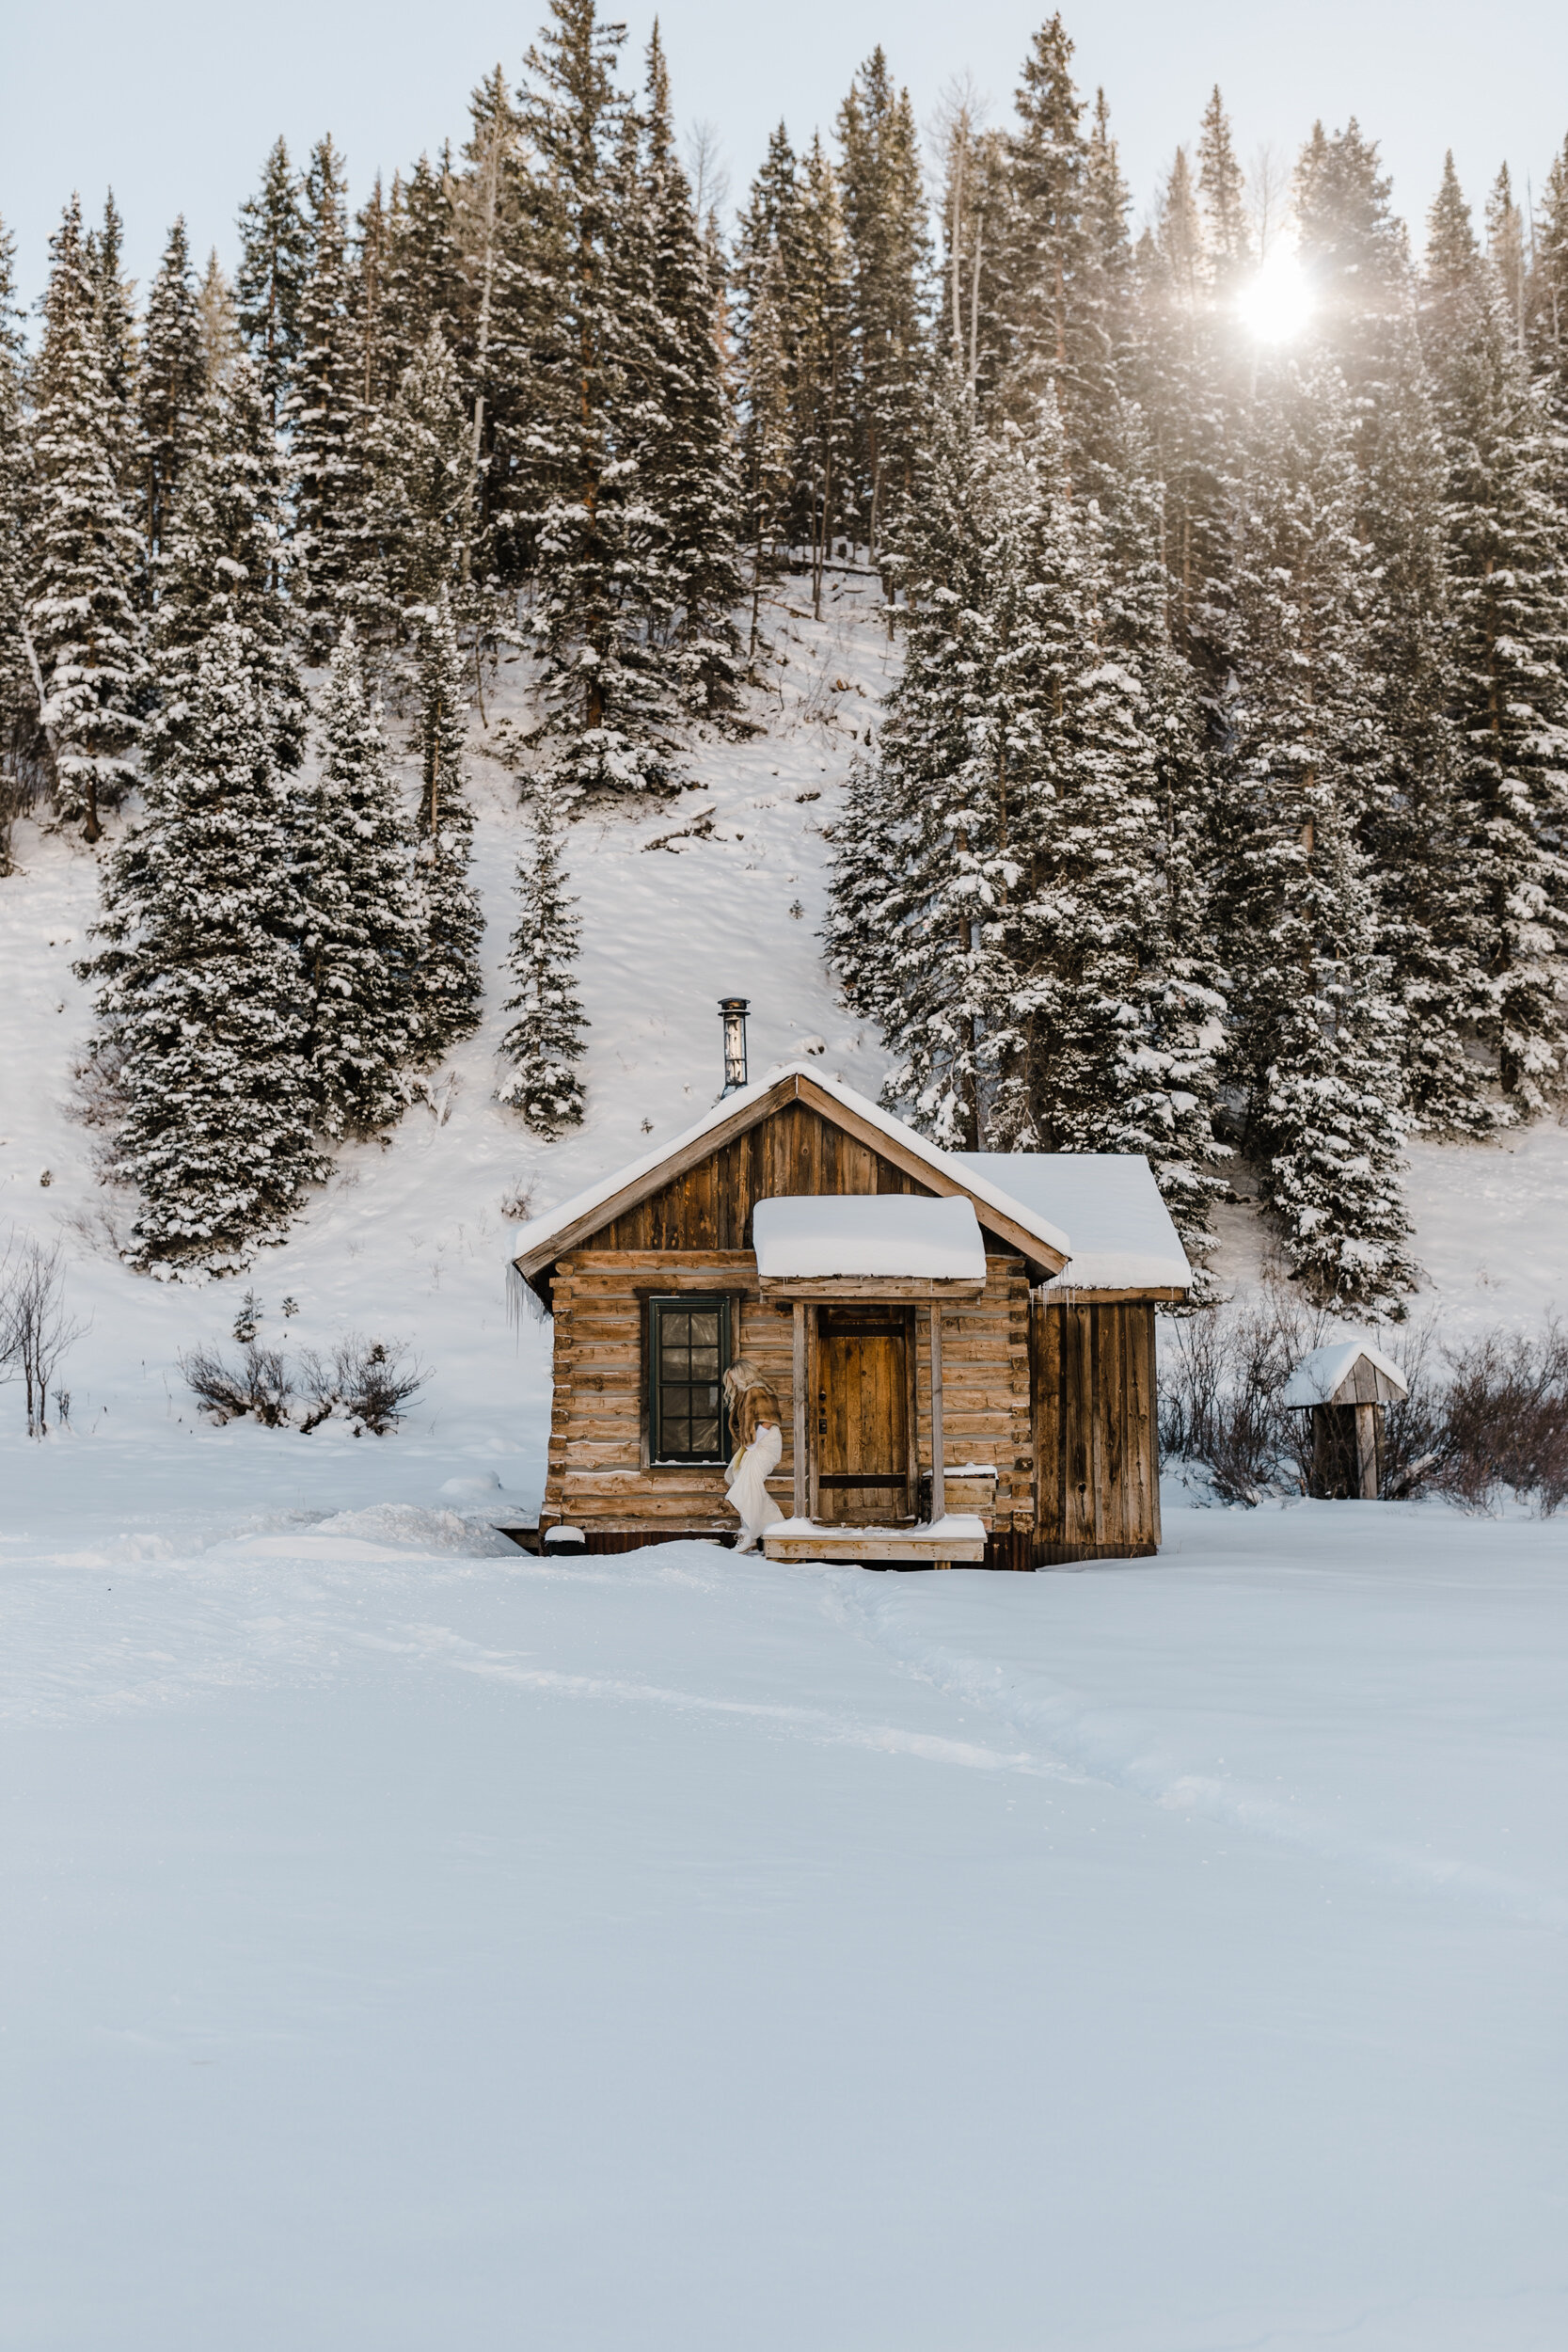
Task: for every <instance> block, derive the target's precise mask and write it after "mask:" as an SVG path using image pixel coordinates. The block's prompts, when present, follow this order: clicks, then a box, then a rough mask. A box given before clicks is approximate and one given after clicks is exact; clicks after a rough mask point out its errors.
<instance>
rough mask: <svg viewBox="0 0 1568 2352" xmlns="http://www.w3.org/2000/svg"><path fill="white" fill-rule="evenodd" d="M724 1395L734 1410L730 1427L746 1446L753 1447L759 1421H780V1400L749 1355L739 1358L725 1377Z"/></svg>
mask: <svg viewBox="0 0 1568 2352" xmlns="http://www.w3.org/2000/svg"><path fill="white" fill-rule="evenodd" d="M724 1395H725V1398H726V1400H727V1401H728V1404H729V1408H730V1427H731V1429H732V1430H733V1432H734V1434H735V1436H736V1439H737V1440H738V1442H739V1443H740V1444H741V1445H742V1446H749V1445H750V1444H751V1442H752V1438H754V1437H755V1436H756V1434H757V1423H758V1422H764V1421H770V1422H773V1424H774V1426H775V1427H778V1426H779V1425H780V1422H779V1400H778V1398H777V1397H776V1396H775V1395H774V1393H773V1391H772V1389H771V1388H770V1387H769V1385H768V1381H767V1380H766V1379H765V1378H764V1377H763V1375H762V1374H761V1373H760V1372H759V1371H758V1369H757V1367H756V1365H755V1364H753V1363H752V1359H751V1358H750V1357H749V1356H737V1357H736V1359H735V1361H734V1363H733V1364H732V1365H731V1366H730V1368H729V1370H728V1372H726V1373H725V1375H724Z"/></svg>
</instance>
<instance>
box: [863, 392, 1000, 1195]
mask: <svg viewBox="0 0 1568 2352" xmlns="http://www.w3.org/2000/svg"><path fill="white" fill-rule="evenodd" d="M989 463H990V450H989V448H988V445H987V443H986V441H985V438H984V437H983V436H982V435H981V434H980V433H979V431H978V430H977V427H976V423H975V418H974V403H973V402H972V401H971V399H970V398H969V397H968V393H967V389H966V387H965V385H964V382H963V377H962V373H961V372H960V371H959V370H958V369H957V368H955V367H953V366H952V365H951V363H950V362H949V363H946V364H944V365H943V366H942V370H941V373H940V375H939V378H938V386H937V397H936V400H935V402H934V404H933V409H932V417H931V429H930V433H929V436H928V438H927V443H926V445H925V447H924V449H923V450H922V452H921V453H920V459H919V465H918V469H917V474H916V483H915V490H914V495H913V497H912V499H911V503H910V506H909V508H908V511H907V514H906V517H905V529H904V532H903V545H902V548H901V551H900V552H901V562H902V564H903V566H904V573H903V577H904V580H905V582H906V584H907V587H908V591H909V596H908V617H907V619H906V621H905V624H904V637H905V651H904V662H903V667H902V669H901V671H900V673H899V675H898V679H897V681H896V683H895V686H894V689H893V691H892V693H891V694H890V696H889V698H888V701H887V704H886V706H885V707H884V712H883V717H882V723H881V725H880V727H879V731H878V736H877V741H876V746H875V749H874V751H873V752H872V753H870V754H868V755H866V756H865V757H864V758H863V759H860V760H857V762H856V764H855V766H854V768H853V769H852V770H851V771H850V777H849V784H848V789H847V795H846V803H845V809H844V814H843V816H842V817H841V818H840V819H839V821H838V822H837V823H836V824H835V826H834V828H833V859H832V903H831V907H830V911H829V917H828V924H827V939H828V945H829V952H830V954H831V956H832V961H833V964H834V967H835V970H836V972H837V975H838V977H839V982H840V985H841V986H842V988H843V990H844V993H845V995H846V998H847V1001H848V1003H849V1005H850V1006H851V1008H852V1009H853V1010H854V1011H855V1012H856V1013H857V1015H858V1016H859V1017H860V1018H861V1019H863V1020H866V1021H870V1022H874V1023H875V1024H876V1025H877V1027H878V1028H879V1030H880V1031H881V1034H882V1037H883V1039H884V1041H886V1044H887V1046H888V1049H889V1051H890V1052H891V1053H892V1054H893V1055H894V1057H895V1067H894V1069H893V1071H892V1072H891V1073H890V1074H889V1077H888V1080H887V1083H886V1085H885V1087H884V1089H883V1099H884V1101H886V1102H887V1103H888V1104H890V1105H892V1104H904V1105H906V1106H910V1107H912V1111H913V1115H914V1118H915V1120H916V1121H917V1123H918V1124H919V1125H920V1126H921V1127H923V1128H924V1129H925V1130H926V1132H927V1134H929V1135H931V1136H935V1137H936V1138H937V1140H938V1141H939V1142H941V1143H943V1144H945V1145H946V1146H948V1147H949V1148H951V1149H956V1150H968V1151H974V1150H978V1149H980V1148H981V1147H982V1145H984V1144H986V1143H988V1142H989V1141H990V1139H991V1138H990V1134H989V1124H990V1116H991V1112H992V1108H993V1105H994V1099H995V1094H996V1087H997V1077H998V1065H999V1058H1000V1057H1001V1056H1002V1055H1003V1054H1004V1053H1005V1052H1006V1051H1007V1049H1008V1046H1009V1043H1010V1041H1011V1038H1012V1034H1013V1025H1012V1021H1011V1012H1010V999H1011V990H1012V972H1011V969H1010V966H1009V963H1008V961H1007V957H1006V946H1005V944H1004V941H1003V936H1002V932H1003V924H1004V920H1005V914H1006V900H1007V894H1008V889H1009V886H1010V885H1011V884H1016V882H1017V880H1018V874H1019V868H1018V865H1017V861H1016V859H1015V858H1014V857H1013V855H1012V853H1011V850H1010V845H1009V840H1008V803H1007V793H1008V789H1009V778H1008V774H1007V771H1006V752H1007V749H1008V748H1009V746H1008V743H1007V739H1006V714H1003V725H1002V728H1001V730H1000V732H1001V735H1002V740H1001V741H1000V742H999V741H998V739H997V738H998V733H999V729H998V724H997V721H998V701H997V696H996V691H995V676H994V654H993V649H992V647H991V644H990V608H991V605H992V603H993V601H994V585H993V582H992V580H990V577H989V576H988V573H987V569H986V563H985V537H986V531H987V520H986V509H987V503H988V482H987V474H988V468H989Z"/></svg>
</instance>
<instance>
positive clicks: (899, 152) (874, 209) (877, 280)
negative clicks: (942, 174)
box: [838, 48, 931, 561]
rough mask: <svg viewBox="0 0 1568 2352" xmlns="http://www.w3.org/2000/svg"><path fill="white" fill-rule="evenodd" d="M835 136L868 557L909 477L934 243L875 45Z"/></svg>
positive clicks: (924, 365) (889, 532)
mask: <svg viewBox="0 0 1568 2352" xmlns="http://www.w3.org/2000/svg"><path fill="white" fill-rule="evenodd" d="M838 137H839V144H840V147H841V149H842V151H843V163H842V167H841V169H840V174H839V178H840V184H841V186H842V188H843V205H844V228H845V236H846V239H847V247H848V255H849V332H850V337H851V343H852V352H853V366H852V374H851V390H850V405H851V417H852V424H853V431H854V466H855V477H856V479H855V501H854V503H855V510H856V514H857V518H858V519H857V528H856V531H855V536H856V537H857V538H858V539H861V540H863V542H864V543H865V545H866V546H867V547H868V548H870V550H871V553H872V559H873V561H875V559H876V556H877V552H878V550H879V548H881V547H882V545H883V543H884V541H886V540H888V539H889V538H890V536H895V535H896V530H897V513H898V509H899V506H900V504H901V502H902V501H903V500H904V499H906V498H907V497H908V496H909V492H910V489H911V484H912V482H913V478H914V455H915V449H916V445H917V443H918V441H919V437H920V434H921V430H922V426H923V421H924V418H923V411H924V405H925V398H926V383H927V373H928V370H929V364H930V355H929V348H928V344H927V332H926V298H927V279H928V277H929V274H930V267H931V253H930V240H929V237H928V235H927V228H926V193H925V188H924V186H923V184H922V174H921V168H920V142H919V139H918V137H917V136H916V133H915V127H914V114H913V110H912V109H911V105H910V94H909V92H908V90H895V87H894V85H893V79H892V76H891V75H890V73H889V72H888V66H887V59H886V57H885V56H884V55H883V53H882V51H881V50H880V48H878V49H875V50H874V51H873V52H872V54H871V56H869V57H868V58H867V59H866V61H865V63H864V64H863V66H862V67H861V68H860V71H859V72H857V73H856V75H855V78H854V80H853V81H852V82H851V84H850V86H849V94H848V96H847V98H846V99H845V101H844V103H843V105H842V106H841V107H840V109H839V116H838Z"/></svg>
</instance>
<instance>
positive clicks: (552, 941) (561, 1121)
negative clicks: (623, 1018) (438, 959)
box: [496, 784, 588, 1140]
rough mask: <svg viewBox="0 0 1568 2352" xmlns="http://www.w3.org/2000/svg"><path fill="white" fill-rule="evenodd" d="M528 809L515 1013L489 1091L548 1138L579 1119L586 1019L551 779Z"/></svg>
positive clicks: (509, 1003)
mask: <svg viewBox="0 0 1568 2352" xmlns="http://www.w3.org/2000/svg"><path fill="white" fill-rule="evenodd" d="M562 832H563V823H562V808H561V803H560V798H559V796H558V794H557V792H556V791H555V789H554V787H552V786H550V785H549V784H546V785H544V786H543V787H541V788H540V790H539V791H538V792H537V793H536V794H535V795H534V798H533V804H532V809H531V830H530V837H529V841H528V845H527V847H526V848H525V850H524V851H523V854H522V856H521V858H520V859H519V860H518V863H517V896H518V898H520V899H521V901H522V914H521V917H520V919H519V921H518V924H517V928H516V930H515V931H514V932H513V934H512V946H511V951H510V953H509V955H508V958H507V970H508V973H509V976H510V977H511V980H512V986H513V993H512V994H511V995H510V996H509V997H508V998H507V1000H506V1009H507V1011H508V1012H515V1013H516V1014H517V1016H518V1018H517V1019H516V1020H515V1022H514V1023H513V1025H512V1026H511V1028H510V1029H509V1030H508V1031H507V1033H506V1039H505V1041H504V1043H503V1045H502V1047H501V1052H502V1054H503V1055H504V1057H505V1058H506V1062H507V1070H506V1074H505V1076H504V1077H503V1078H502V1080H501V1082H500V1085H499V1087H498V1088H497V1089H496V1091H497V1094H498V1096H499V1100H500V1101H501V1102H503V1103H510V1104H512V1105H513V1107H514V1109H515V1110H518V1111H520V1112H521V1113H522V1116H523V1119H524V1121H525V1122H526V1124H527V1125H528V1126H530V1127H531V1128H532V1129H533V1131H534V1133H535V1135H540V1136H546V1137H549V1138H551V1139H552V1140H553V1138H554V1137H556V1136H561V1135H564V1134H565V1132H566V1130H567V1129H568V1128H570V1127H578V1126H580V1125H581V1123H582V1112H583V1099H582V1075H581V1067H580V1065H581V1062H582V1057H583V1053H584V1050H585V1048H584V1039H583V1032H584V1030H585V1029H586V1028H587V1025H588V1022H587V1016H586V1015H585V1014H584V1012H583V1009H582V1005H581V1002H580V1000H579V999H578V993H577V976H576V967H577V961H578V954H579V952H580V949H581V946H582V933H581V928H580V926H579V924H578V918H577V914H576V912H575V909H576V907H577V900H576V899H575V898H571V897H569V896H568V894H567V889H566V877H565V874H564V872H563V871H562Z"/></svg>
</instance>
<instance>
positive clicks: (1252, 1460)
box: [1160, 1283, 1328, 1504]
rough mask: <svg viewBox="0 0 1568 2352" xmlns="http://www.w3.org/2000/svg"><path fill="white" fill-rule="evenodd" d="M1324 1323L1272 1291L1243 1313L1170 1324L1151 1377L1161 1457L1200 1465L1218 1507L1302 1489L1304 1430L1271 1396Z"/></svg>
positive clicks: (1226, 1311) (1213, 1312) (1298, 1417)
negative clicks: (1156, 1381)
mask: <svg viewBox="0 0 1568 2352" xmlns="http://www.w3.org/2000/svg"><path fill="white" fill-rule="evenodd" d="M1327 1323H1328V1318H1327V1316H1326V1315H1325V1314H1324V1313H1323V1312H1322V1311H1320V1310H1318V1309H1315V1308H1312V1307H1309V1306H1307V1304H1306V1303H1305V1302H1304V1301H1303V1300H1302V1299H1300V1298H1299V1297H1297V1296H1295V1295H1292V1294H1291V1293H1290V1292H1288V1291H1287V1290H1285V1289H1284V1287H1283V1286H1282V1285H1276V1284H1274V1283H1270V1284H1269V1285H1267V1286H1266V1288H1265V1289H1264V1290H1263V1291H1262V1292H1261V1293H1260V1294H1259V1296H1258V1297H1257V1298H1255V1299H1253V1300H1251V1301H1249V1303H1248V1304H1247V1305H1245V1306H1243V1307H1214V1308H1211V1309H1209V1310H1207V1311H1204V1312H1202V1313H1199V1314H1196V1315H1185V1316H1181V1317H1179V1318H1173V1319H1172V1320H1171V1322H1170V1323H1169V1324H1168V1325H1167V1327H1166V1328H1167V1335H1168V1343H1167V1346H1166V1349H1165V1354H1164V1362H1163V1363H1162V1365H1161V1371H1160V1452H1161V1455H1162V1458H1163V1459H1167V1460H1168V1459H1172V1458H1175V1457H1178V1456H1180V1457H1183V1458H1185V1459H1186V1460H1188V1461H1191V1462H1201V1463H1202V1464H1203V1465H1204V1467H1205V1468H1206V1469H1207V1470H1208V1472H1209V1475H1210V1478H1211V1480H1212V1484H1213V1487H1214V1491H1215V1493H1216V1494H1217V1495H1219V1496H1221V1497H1222V1498H1223V1500H1224V1501H1225V1502H1244V1503H1248V1504H1254V1503H1259V1502H1262V1500H1263V1498H1264V1497H1265V1495H1269V1494H1278V1493H1281V1492H1286V1493H1294V1492H1296V1491H1297V1490H1298V1489H1299V1488H1300V1487H1302V1486H1305V1485H1306V1482H1307V1457H1308V1455H1309V1454H1310V1452H1311V1435H1310V1431H1309V1430H1308V1429H1307V1427H1306V1426H1305V1421H1306V1417H1305V1415H1303V1414H1300V1413H1294V1412H1288V1411H1287V1410H1286V1408H1285V1407H1284V1406H1282V1405H1281V1404H1280V1402H1279V1398H1280V1392H1281V1391H1282V1390H1283V1389H1284V1387H1285V1384H1286V1382H1287V1381H1288V1380H1289V1378H1290V1376H1291V1373H1292V1372H1293V1371H1294V1370H1295V1367H1296V1365H1297V1363H1298V1362H1299V1361H1300V1360H1301V1359H1302V1357H1303V1356H1305V1355H1306V1354H1307V1350H1308V1349H1309V1348H1312V1347H1316V1346H1318V1345H1320V1344H1321V1343H1322V1339H1323V1332H1324V1330H1325V1328H1326V1327H1327Z"/></svg>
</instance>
